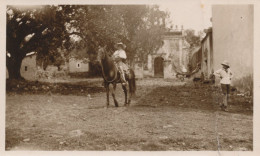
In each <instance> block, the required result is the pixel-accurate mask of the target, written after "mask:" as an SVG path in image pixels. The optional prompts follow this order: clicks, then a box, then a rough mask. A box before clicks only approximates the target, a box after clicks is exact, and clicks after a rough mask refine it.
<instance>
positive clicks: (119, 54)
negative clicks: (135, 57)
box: [113, 49, 126, 59]
mask: <svg viewBox="0 0 260 156" xmlns="http://www.w3.org/2000/svg"><path fill="white" fill-rule="evenodd" d="M113 56H114V57H115V58H117V57H120V58H122V59H126V53H125V51H124V50H122V49H120V50H117V51H115V52H114V54H113Z"/></svg>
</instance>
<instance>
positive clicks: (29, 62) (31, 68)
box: [20, 52, 37, 80]
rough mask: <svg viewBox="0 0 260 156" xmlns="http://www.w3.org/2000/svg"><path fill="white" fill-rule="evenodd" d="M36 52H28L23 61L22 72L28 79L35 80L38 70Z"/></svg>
mask: <svg viewBox="0 0 260 156" xmlns="http://www.w3.org/2000/svg"><path fill="white" fill-rule="evenodd" d="M36 54H37V53H36V52H32V53H28V54H27V55H26V56H25V58H24V59H23V61H22V64H21V68H20V73H21V76H22V77H23V78H25V79H27V80H35V79H36V77H35V74H36V71H37V65H36Z"/></svg>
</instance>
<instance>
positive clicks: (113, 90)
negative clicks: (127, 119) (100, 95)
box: [112, 83, 118, 107]
mask: <svg viewBox="0 0 260 156" xmlns="http://www.w3.org/2000/svg"><path fill="white" fill-rule="evenodd" d="M115 90H116V83H113V89H112V97H113V99H114V103H115V106H116V107H118V102H117V100H116V96H115Z"/></svg>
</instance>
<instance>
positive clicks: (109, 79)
mask: <svg viewBox="0 0 260 156" xmlns="http://www.w3.org/2000/svg"><path fill="white" fill-rule="evenodd" d="M97 59H98V61H99V63H100V65H101V68H102V76H103V79H104V87H105V88H106V93H107V107H108V106H109V91H110V90H109V85H110V84H112V85H113V87H112V90H111V93H112V97H113V99H114V103H115V106H116V107H118V102H117V100H116V97H115V90H116V85H117V83H121V79H120V74H119V71H118V69H117V67H116V65H115V63H114V60H113V59H112V58H111V57H110V56H108V54H107V52H106V50H105V48H99V49H98V58H97ZM126 81H127V82H128V83H127V85H126V86H124V85H122V88H123V91H124V93H125V104H124V105H125V106H129V104H130V102H131V97H132V95H134V94H135V90H136V84H135V73H134V71H133V70H132V69H130V72H129V74H127V75H126ZM128 88H129V94H130V95H129V98H127V93H128Z"/></svg>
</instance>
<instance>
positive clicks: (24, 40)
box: [6, 5, 168, 78]
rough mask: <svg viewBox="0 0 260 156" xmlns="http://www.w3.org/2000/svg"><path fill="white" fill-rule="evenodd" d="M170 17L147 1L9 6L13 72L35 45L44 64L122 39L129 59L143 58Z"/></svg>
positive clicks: (9, 63)
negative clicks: (75, 50)
mask: <svg viewBox="0 0 260 156" xmlns="http://www.w3.org/2000/svg"><path fill="white" fill-rule="evenodd" d="M167 17H168V13H166V12H164V11H161V10H160V9H159V7H158V6H147V5H123V6H121V5H61V6H59V5H58V6H39V7H38V8H37V9H26V10H24V9H20V7H13V6H8V7H7V55H6V58H7V68H8V71H9V77H10V78H20V77H21V75H20V67H21V62H22V59H23V58H24V57H25V56H26V54H27V53H29V52H31V51H36V52H37V53H38V54H37V57H38V58H40V59H39V60H41V61H42V62H43V63H44V62H45V64H46V62H47V64H49V63H52V64H57V62H59V60H60V57H61V56H63V57H68V56H69V52H70V51H71V49H86V50H85V52H86V55H82V54H81V55H80V56H86V57H89V59H90V60H94V59H95V57H96V49H97V47H98V46H100V45H101V46H105V45H106V46H107V48H108V49H107V50H108V51H113V50H114V44H115V43H116V42H119V41H122V42H124V43H125V44H126V45H127V49H126V52H127V54H128V57H129V59H130V60H133V58H134V56H138V57H140V58H145V55H147V54H148V53H150V52H153V51H154V50H156V49H158V47H159V46H160V45H161V37H162V35H163V33H164V32H165V30H166V29H165V22H164V21H165V19H166V18H167ZM57 48H59V49H60V50H57ZM61 53H62V54H61ZM58 64H59V63H58Z"/></svg>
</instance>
